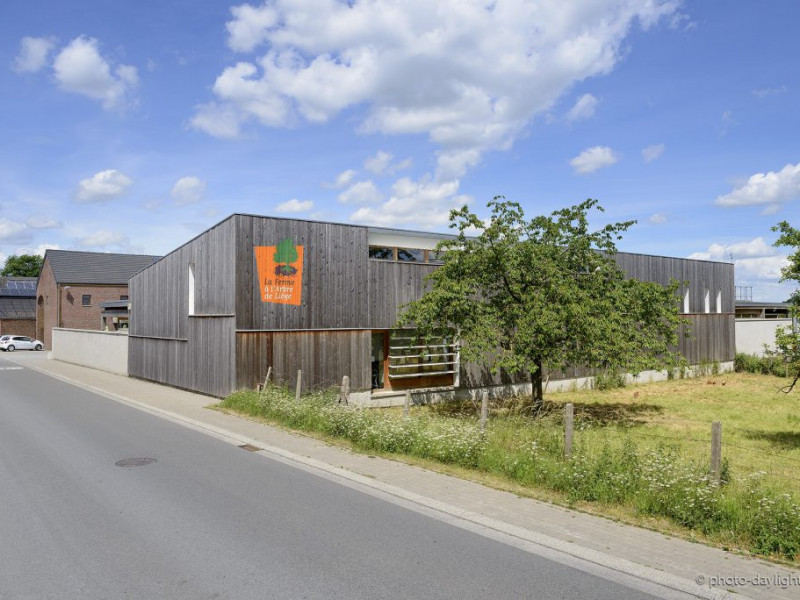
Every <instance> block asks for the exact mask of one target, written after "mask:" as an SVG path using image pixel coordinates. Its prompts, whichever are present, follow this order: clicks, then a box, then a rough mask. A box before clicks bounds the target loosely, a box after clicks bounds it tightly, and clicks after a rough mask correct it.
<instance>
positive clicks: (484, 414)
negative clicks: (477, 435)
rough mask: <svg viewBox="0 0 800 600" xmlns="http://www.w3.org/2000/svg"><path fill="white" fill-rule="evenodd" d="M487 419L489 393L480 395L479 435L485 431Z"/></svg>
mask: <svg viewBox="0 0 800 600" xmlns="http://www.w3.org/2000/svg"><path fill="white" fill-rule="evenodd" d="M488 418H489V392H487V391H484V392H483V394H482V395H481V433H483V432H484V431H486V421H487V419H488Z"/></svg>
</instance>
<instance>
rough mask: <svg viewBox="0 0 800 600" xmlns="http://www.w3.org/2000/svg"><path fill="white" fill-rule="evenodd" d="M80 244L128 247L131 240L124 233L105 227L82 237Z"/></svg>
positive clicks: (94, 246) (95, 246)
mask: <svg viewBox="0 0 800 600" xmlns="http://www.w3.org/2000/svg"><path fill="white" fill-rule="evenodd" d="M78 244H79V245H80V246H82V247H84V248H112V247H113V248H128V247H129V246H130V240H129V239H128V236H127V235H125V234H124V233H121V232H119V231H108V230H106V229H103V230H100V231H97V232H95V233H92V234H90V235H87V236H84V237H82V238H80V239H79V240H78Z"/></svg>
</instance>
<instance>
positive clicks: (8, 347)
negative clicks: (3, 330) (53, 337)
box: [0, 335, 44, 352]
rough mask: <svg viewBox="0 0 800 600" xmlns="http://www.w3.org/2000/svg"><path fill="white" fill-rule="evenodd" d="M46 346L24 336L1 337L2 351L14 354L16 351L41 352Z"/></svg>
mask: <svg viewBox="0 0 800 600" xmlns="http://www.w3.org/2000/svg"><path fill="white" fill-rule="evenodd" d="M42 348H44V344H42V342H40V341H39V340H34V339H32V338H29V337H25V336H24V335H4V336H3V337H0V350H3V351H4V352H5V351H7V352H13V351H14V350H41V349H42Z"/></svg>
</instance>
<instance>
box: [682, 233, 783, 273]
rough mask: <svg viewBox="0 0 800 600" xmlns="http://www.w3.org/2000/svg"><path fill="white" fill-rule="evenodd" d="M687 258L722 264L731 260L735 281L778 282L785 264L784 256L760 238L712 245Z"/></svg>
mask: <svg viewBox="0 0 800 600" xmlns="http://www.w3.org/2000/svg"><path fill="white" fill-rule="evenodd" d="M689 258H694V259H698V260H715V261H722V262H730V261H731V260H733V264H734V271H735V273H736V279H737V281H741V280H751V279H753V280H764V279H771V280H778V279H780V277H781V269H782V268H783V267H785V266H786V264H787V259H786V256H784V255H781V254H779V253H778V250H777V249H776V248H775V247H774V246H771V245H770V244H768V243H767V242H766V241H765V240H764V238H762V237H757V238H753V239H752V240H749V241H746V242H736V243H734V244H719V243H714V244H711V245H710V246H709V247H708V249H707V250H706V251H705V252H695V253H694V254H691V255H689Z"/></svg>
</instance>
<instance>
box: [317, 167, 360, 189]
mask: <svg viewBox="0 0 800 600" xmlns="http://www.w3.org/2000/svg"><path fill="white" fill-rule="evenodd" d="M355 176H356V172H355V171H354V170H353V169H347V170H346V171H342V172H341V173H339V174H338V175H337V176H336V181H334V182H333V183H323V184H322V186H323V187H326V188H334V189H342V188H344V187H347V186H348V185H350V182H351V181H353V178H354V177H355Z"/></svg>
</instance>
